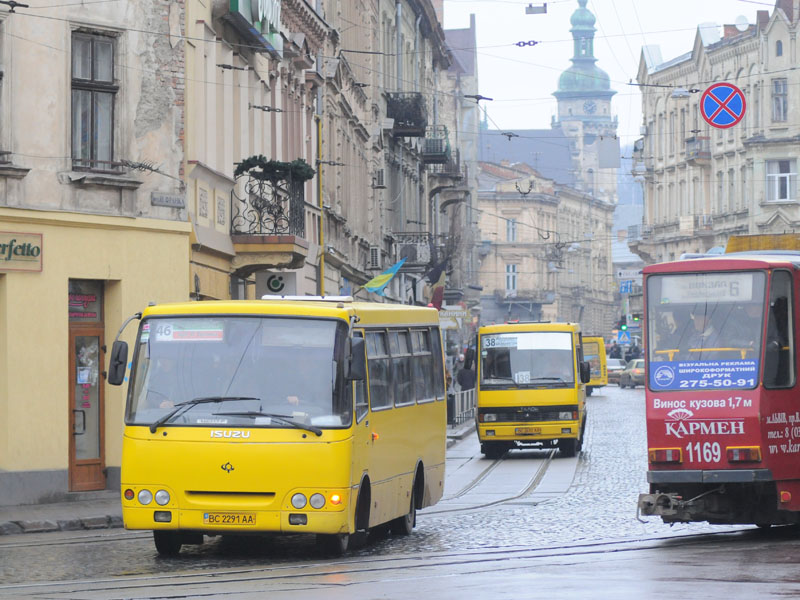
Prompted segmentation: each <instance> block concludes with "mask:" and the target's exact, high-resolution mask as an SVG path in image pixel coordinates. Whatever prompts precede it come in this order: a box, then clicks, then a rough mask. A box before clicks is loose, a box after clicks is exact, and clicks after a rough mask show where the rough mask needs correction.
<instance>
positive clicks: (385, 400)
mask: <svg viewBox="0 0 800 600" xmlns="http://www.w3.org/2000/svg"><path fill="white" fill-rule="evenodd" d="M370 349H372V352H370V351H369V350H370ZM367 350H368V352H367V367H368V369H369V401H370V405H371V406H372V409H373V410H376V409H381V408H390V407H391V406H392V405H393V404H394V388H393V386H392V381H391V369H390V366H391V365H390V360H391V359H390V358H389V356H388V348H387V341H386V332H385V331H369V332H367Z"/></svg>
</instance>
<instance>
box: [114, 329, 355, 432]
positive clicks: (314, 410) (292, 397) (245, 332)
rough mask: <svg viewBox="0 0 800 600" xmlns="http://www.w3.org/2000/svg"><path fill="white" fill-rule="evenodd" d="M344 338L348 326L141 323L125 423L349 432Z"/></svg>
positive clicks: (350, 415)
mask: <svg viewBox="0 0 800 600" xmlns="http://www.w3.org/2000/svg"><path fill="white" fill-rule="evenodd" d="M346 336H347V328H346V325H345V324H344V323H338V322H337V321H333V320H321V319H296V318H276V317H238V316H237V317H231V316H213V317H195V316H191V317H183V316H181V317H173V316H171V317H158V318H150V319H147V320H145V321H144V322H143V323H142V326H141V330H140V336H139V343H138V348H137V351H136V356H135V358H134V365H133V370H132V385H131V390H132V391H131V394H130V397H129V399H128V405H127V410H126V415H125V416H126V423H127V424H129V425H153V424H154V423H158V422H159V421H163V423H164V424H165V425H195V426H220V425H226V426H239V427H283V428H286V427H290V426H293V425H292V423H287V420H289V421H293V422H294V423H295V424H302V425H311V426H314V427H323V428H324V427H347V426H349V425H350V422H351V419H352V406H351V405H352V402H348V401H347V398H346V397H345V396H346V395H345V393H344V377H343V361H342V355H343V353H344V341H345V338H346ZM179 405H181V406H179ZM176 406H179V408H181V410H176V408H175V407H176ZM170 413H174V414H173V415H171V414H170Z"/></svg>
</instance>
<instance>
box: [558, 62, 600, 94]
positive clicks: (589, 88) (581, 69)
mask: <svg viewBox="0 0 800 600" xmlns="http://www.w3.org/2000/svg"><path fill="white" fill-rule="evenodd" d="M610 89H611V81H610V79H609V77H608V73H606V72H605V71H603V69H601V68H600V67H597V66H595V65H593V64H591V63H588V64H587V63H579V64H574V65H572V66H571V67H570V68H569V69H567V70H566V71H564V72H563V73H562V74H561V77H560V78H559V79H558V91H559V92H607V91H608V90H610Z"/></svg>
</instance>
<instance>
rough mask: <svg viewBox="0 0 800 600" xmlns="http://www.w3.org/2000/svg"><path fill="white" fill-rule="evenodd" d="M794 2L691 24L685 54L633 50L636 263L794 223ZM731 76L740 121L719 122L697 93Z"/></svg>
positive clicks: (797, 10) (798, 80)
mask: <svg viewBox="0 0 800 600" xmlns="http://www.w3.org/2000/svg"><path fill="white" fill-rule="evenodd" d="M799 18H800V2H798V0H778V1H777V2H776V4H775V8H774V10H773V11H772V13H771V14H770V13H769V12H768V11H758V19H757V22H756V23H755V24H752V25H749V26H747V27H739V28H737V27H736V26H733V25H726V26H724V28H723V35H722V36H721V37H720V34H719V32H718V31H717V30H715V29H711V30H709V29H704V28H699V29H698V32H697V35H696V37H695V43H694V47H693V48H692V49H691V51H690V52H687V53H686V54H684V55H682V56H679V57H677V58H674V59H672V60H669V61H662V60H661V57H660V52H659V51H658V48H655V47H646V48H644V50H643V53H642V59H641V62H640V68H639V75H638V81H639V83H640V84H641V85H642V90H643V94H642V98H643V99H642V112H643V124H642V131H643V132H644V137H643V138H642V139H641V140H639V141H638V142H637V145H636V148H635V151H634V158H635V162H634V167H633V171H634V174H635V175H637V176H638V178H639V179H640V180H641V181H642V184H643V186H644V199H645V205H644V216H643V223H642V227H641V230H640V231H639V232H636V233H637V234H638V235H637V236H634V239H632V240H630V242H629V244H630V247H631V249H632V250H633V251H634V252H636V253H637V254H638V255H639V256H641V257H642V259H643V260H645V262H648V263H653V262H661V261H667V260H674V259H677V258H679V257H680V256H681V254H683V253H687V252H689V253H695V252H700V253H704V252H708V251H709V250H712V251H722V249H723V248H724V247H725V244H726V242H727V240H728V238H729V237H730V236H731V235H733V234H757V233H783V232H786V231H795V230H796V228H797V227H798V226H800V204H798V185H797V168H798V155H800V151H799V150H798V141H800V124H798V123H797V122H796V119H794V118H793V115H794V114H795V112H796V110H797V109H798V106H800V105H799V104H798V102H799V101H800V96H798V94H797V91H796V90H797V88H798V85H799V84H800V75H798V74H797V72H796V69H795V68H794V66H795V65H796V64H797V61H798V52H800V49H798V47H797V39H796V38H797V30H798V19H799ZM716 82H728V83H733V84H735V85H736V86H737V87H739V88H740V89H741V90H742V91H743V93H744V97H745V101H746V110H745V114H744V117H743V119H742V120H741V121H740V122H739V123H738V124H737V125H734V126H732V127H729V128H727V129H720V128H714V127H711V126H709V125H708V124H707V123H706V122H705V120H704V119H703V118H702V115H701V113H700V99H701V96H702V92H703V91H705V90H706V89H707V88H708V87H709V86H711V85H712V84H713V83H716Z"/></svg>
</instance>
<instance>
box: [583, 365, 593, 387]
mask: <svg viewBox="0 0 800 600" xmlns="http://www.w3.org/2000/svg"><path fill="white" fill-rule="evenodd" d="M591 378H592V369H591V366H590V365H589V362H588V361H585V360H584V361H582V362H581V383H589V380H590V379H591Z"/></svg>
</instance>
